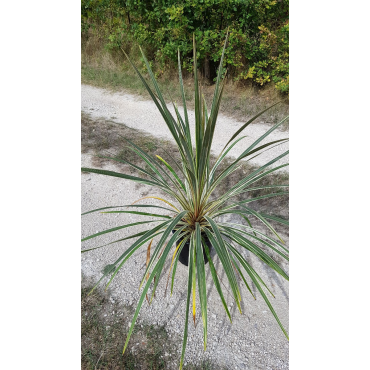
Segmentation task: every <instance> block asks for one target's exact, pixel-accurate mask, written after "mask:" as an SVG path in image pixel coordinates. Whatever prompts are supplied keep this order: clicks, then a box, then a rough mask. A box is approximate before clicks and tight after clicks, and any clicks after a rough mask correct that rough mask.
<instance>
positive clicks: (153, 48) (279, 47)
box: [82, 0, 289, 92]
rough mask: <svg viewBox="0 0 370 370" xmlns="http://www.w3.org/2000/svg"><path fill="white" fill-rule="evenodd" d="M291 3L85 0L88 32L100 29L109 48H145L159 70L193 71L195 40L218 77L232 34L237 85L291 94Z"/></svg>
mask: <svg viewBox="0 0 370 370" xmlns="http://www.w3.org/2000/svg"><path fill="white" fill-rule="evenodd" d="M288 11H289V3H288V0H255V1H241V0H203V1H199V0H184V1H181V2H180V1H177V0H164V1H160V2H159V1H158V2H154V1H146V0H82V32H83V33H84V34H87V32H88V30H89V29H94V30H95V32H98V33H99V35H100V36H101V37H102V38H103V39H104V40H105V42H106V45H107V48H109V49H119V48H120V47H121V46H122V44H125V45H126V46H127V43H128V44H130V43H132V42H136V43H139V44H140V45H142V46H143V47H144V50H145V52H146V54H147V56H148V58H149V60H155V62H156V66H157V69H158V71H160V72H161V73H164V71H165V70H166V68H168V65H171V66H174V63H177V50H180V55H181V57H182V60H183V65H182V67H183V68H186V69H187V70H188V71H193V57H192V47H193V46H192V35H193V34H194V35H195V40H196V42H197V45H198V54H197V59H198V61H199V62H200V63H199V65H198V67H200V68H201V70H202V72H203V74H204V76H205V77H206V78H208V79H209V80H213V79H215V78H216V71H217V69H216V66H217V64H218V62H219V61H220V58H221V51H220V50H221V48H222V44H223V40H225V37H226V33H227V30H228V29H229V35H230V37H229V44H228V46H227V48H226V50H225V59H224V61H225V64H226V65H227V66H228V69H229V72H230V75H231V76H232V77H233V78H234V79H235V80H237V81H242V80H245V79H250V80H251V81H253V82H254V83H255V84H257V85H260V86H264V85H265V84H266V83H270V82H273V83H274V84H275V86H276V88H277V89H278V90H279V91H281V92H287V91H288V75H289V62H288V57H289V55H288V52H289V43H288V41H289V23H288V22H289V20H288Z"/></svg>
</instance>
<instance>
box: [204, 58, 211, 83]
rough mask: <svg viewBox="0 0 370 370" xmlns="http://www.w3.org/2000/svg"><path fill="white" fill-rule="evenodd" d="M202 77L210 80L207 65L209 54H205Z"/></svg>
mask: <svg viewBox="0 0 370 370" xmlns="http://www.w3.org/2000/svg"><path fill="white" fill-rule="evenodd" d="M204 77H205V78H206V79H207V80H208V81H209V82H211V70H210V66H209V56H208V55H206V58H205V59H204Z"/></svg>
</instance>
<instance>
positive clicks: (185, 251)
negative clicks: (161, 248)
mask: <svg viewBox="0 0 370 370" xmlns="http://www.w3.org/2000/svg"><path fill="white" fill-rule="evenodd" d="M172 232H173V233H174V232H175V230H172ZM202 236H203V238H204V239H205V241H206V244H207V247H208V251H209V253H211V250H212V244H211V242H210V241H209V240H208V238H207V237H206V236H204V235H203V234H202ZM180 243H181V239H179V240H178V241H177V242H176V246H178V245H179V244H180ZM189 247H190V240H188V241H187V242H186V243H185V244H184V246H183V247H182V249H181V252H180V256H179V261H180V262H181V263H182V264H183V265H185V266H189ZM180 248H181V247H180ZM202 249H203V258H204V264H207V263H208V258H207V255H206V251H205V250H204V247H203V245H202Z"/></svg>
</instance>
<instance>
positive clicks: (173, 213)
mask: <svg viewBox="0 0 370 370" xmlns="http://www.w3.org/2000/svg"><path fill="white" fill-rule="evenodd" d="M193 45H194V46H193V47H194V65H196V63H197V57H196V55H197V53H196V48H195V36H194V39H193ZM226 46H227V38H226V41H225V45H224V48H223V51H222V55H221V60H220V66H219V71H218V76H217V81H216V85H215V92H214V97H213V102H212V106H211V109H210V110H208V108H207V105H206V102H205V100H204V98H203V96H202V94H201V89H200V85H199V83H198V76H197V69H196V68H195V69H194V79H195V142H194V144H195V150H193V141H192V137H191V134H190V122H189V119H188V112H187V108H186V99H185V96H184V87H183V82H182V73H181V63H180V53H178V69H179V79H180V88H181V91H182V97H183V101H182V103H183V106H184V115H183V116H181V114H180V112H179V111H178V109H177V106H176V105H174V109H175V112H176V119H175V118H174V117H173V116H172V114H171V113H170V111H169V110H168V108H167V105H166V103H165V100H164V98H163V95H162V93H161V91H160V89H159V87H158V84H157V81H156V79H155V77H154V74H153V71H152V69H151V68H150V64H149V62H148V60H147V58H146V57H145V55H144V54H143V55H142V57H143V60H144V62H145V64H146V67H147V71H148V73H149V76H150V79H151V82H152V84H153V86H154V90H155V92H154V91H153V90H152V89H151V88H150V87H149V85H148V84H147V82H146V81H145V79H144V78H143V76H142V75H141V73H140V72H139V70H138V69H137V67H135V65H134V64H132V66H133V68H134V69H135V71H136V72H137V74H138V76H139V77H140V79H141V81H142V82H143V84H144V85H145V87H146V89H147V90H148V92H149V94H150V95H151V97H152V99H153V101H154V102H155V104H156V106H157V108H158V110H159V111H160V113H161V115H162V117H163V119H164V121H165V122H166V124H167V127H168V129H169V130H170V132H171V134H172V136H173V139H174V140H175V142H176V144H177V147H178V151H179V154H180V157H181V162H180V163H178V162H177V161H176V160H175V159H174V158H173V157H172V155H171V154H169V153H168V154H167V157H168V158H166V159H164V158H162V157H160V156H158V155H157V156H156V157H157V158H154V157H153V156H151V155H149V154H148V153H146V152H145V151H144V150H142V149H141V148H139V147H138V146H137V145H135V144H134V143H132V142H131V149H132V151H133V152H134V153H136V154H137V155H138V156H139V157H140V158H141V159H142V160H144V161H145V163H146V164H147V167H146V168H141V167H139V166H137V165H134V164H132V163H130V162H128V161H126V160H124V159H119V158H117V157H116V158H110V157H103V158H108V159H112V160H115V161H118V162H122V163H126V164H128V165H130V166H132V167H133V168H135V169H136V170H138V171H140V172H141V173H142V174H143V176H142V177H136V176H131V175H126V174H123V173H119V172H113V171H106V170H101V169H92V168H82V171H84V172H91V173H97V174H101V175H106V176H113V177H118V178H123V179H127V180H131V181H135V182H138V183H142V184H146V185H149V186H152V187H154V188H157V189H158V190H161V191H163V192H164V193H166V194H167V195H168V196H169V198H168V199H163V198H160V197H159V196H157V195H156V196H146V197H144V198H141V199H138V200H137V201H136V202H134V203H133V204H131V205H123V206H119V207H118V206H114V207H104V208H99V209H96V210H92V211H88V212H85V213H84V214H87V213H91V212H97V211H103V212H102V213H129V214H130V213H131V214H137V215H142V216H150V217H154V218H156V219H157V220H156V221H153V220H151V219H149V220H146V221H142V222H135V223H131V224H127V225H122V226H118V227H114V228H112V229H108V230H105V231H102V232H99V233H96V234H93V235H90V236H88V237H86V238H84V239H82V241H84V240H88V239H91V238H95V237H98V236H100V235H103V234H106V233H109V232H114V231H116V230H120V229H123V228H127V227H132V226H135V225H138V224H148V226H149V228H148V229H147V230H146V231H144V232H141V233H133V234H132V235H130V236H129V237H126V238H124V239H119V240H117V241H116V242H120V241H123V240H129V239H132V238H138V239H137V240H136V241H135V242H134V243H133V244H132V245H131V246H130V247H129V248H128V249H127V250H126V251H125V252H124V253H123V254H122V255H121V256H120V257H119V258H118V259H117V260H116V261H115V262H114V263H113V264H112V265H111V266H112V268H111V269H108V271H105V273H104V274H103V276H102V278H101V279H100V280H99V282H100V281H101V280H102V279H103V278H105V277H106V276H109V275H110V274H111V277H110V280H109V283H108V285H109V284H110V282H111V281H112V279H113V278H114V277H115V275H116V274H117V272H118V271H119V270H120V269H121V268H122V266H123V265H124V264H125V262H126V261H127V260H128V259H129V258H130V257H131V256H132V255H133V254H134V253H135V252H136V251H137V250H138V249H139V248H140V247H141V246H143V245H144V244H146V243H149V245H148V247H147V267H146V270H145V272H144V274H143V278H142V281H141V284H140V288H142V287H143V290H142V293H141V296H140V298H139V301H138V304H137V308H136V311H135V314H134V317H133V319H132V324H131V327H130V331H129V333H128V336H127V340H126V343H125V346H124V351H125V350H126V348H127V345H128V341H129V339H130V336H131V334H132V331H133V328H134V325H135V322H136V319H137V317H138V315H139V312H140V309H141V306H142V304H143V302H144V299H145V297H146V296H147V293H148V292H149V289H150V288H151V295H150V299H149V298H148V302H151V301H152V299H153V297H154V294H155V291H156V288H157V286H158V283H159V281H160V279H161V278H162V275H163V274H162V272H163V268H164V265H165V262H166V259H167V258H170V259H171V267H170V273H171V271H172V283H171V293H172V289H173V284H174V279H175V274H176V268H177V263H178V261H179V259H181V258H182V257H181V256H182V254H181V253H182V251H183V250H188V253H187V255H185V259H186V260H187V261H188V265H189V268H188V285H187V300H186V314H185V330H184V337H183V347H182V354H181V361H180V369H181V368H182V366H183V359H184V354H185V348H186V343H187V334H188V322H189V311H190V301H191V300H192V313H193V320H194V323H195V315H196V288H197V286H198V294H199V300H200V311H201V316H202V323H203V328H204V349H205V348H206V344H207V292H206V265H205V261H206V260H208V262H209V263H208V267H209V269H210V273H211V275H212V279H213V281H214V284H215V287H216V290H217V292H218V294H219V296H220V299H221V301H222V304H223V306H224V308H225V311H226V313H227V315H228V317H229V319H230V321H231V315H230V312H229V309H228V307H227V304H226V301H225V298H224V295H223V292H222V288H221V285H220V281H219V278H218V276H219V274H218V273H217V271H216V268H215V265H214V264H213V261H212V258H211V254H210V252H211V248H210V246H212V247H213V248H214V249H215V252H216V254H217V257H218V259H219V260H220V262H221V266H222V269H223V270H224V272H225V275H226V277H227V281H228V283H229V285H230V288H231V292H232V296H233V298H234V300H235V302H236V305H237V307H238V308H239V311H240V312H241V305H240V302H241V295H240V290H239V287H238V283H237V276H240V277H241V278H242V280H243V282H244V283H245V285H246V287H247V288H248V290H249V292H250V293H251V294H252V296H253V297H254V295H253V293H252V290H251V289H250V286H249V284H248V282H247V281H246V279H245V277H244V274H243V271H242V270H244V273H246V274H247V275H248V276H249V278H250V279H251V281H252V282H253V284H254V285H255V286H256V288H257V289H258V291H259V292H260V294H261V296H262V298H263V299H264V300H265V302H266V304H267V305H268V307H269V309H270V311H271V312H272V314H273V315H274V317H275V319H276V320H277V322H278V324H279V325H280V327H281V329H282V331H283V332H284V334H285V335H286V336H287V333H286V331H285V329H284V328H283V326H282V324H281V322H280V320H279V318H278V317H277V315H276V313H275V311H274V309H273V307H272V305H271V303H270V301H269V300H268V298H267V296H266V294H265V291H264V289H263V287H264V288H266V289H267V290H268V291H269V293H271V291H270V290H269V289H268V287H267V286H266V284H265V283H264V281H263V280H262V279H261V277H260V276H259V275H258V273H257V272H256V271H255V270H254V269H253V267H252V266H251V264H250V263H249V262H248V261H247V260H246V259H245V258H244V257H243V255H242V253H240V251H239V250H238V248H237V247H236V246H239V248H242V249H244V250H247V251H249V252H250V253H252V254H254V255H255V256H256V257H258V258H259V259H261V260H262V261H263V262H264V263H265V264H266V265H267V266H269V267H270V268H271V269H273V270H274V271H276V272H277V273H278V274H280V275H281V276H283V277H284V278H285V279H287V280H288V275H287V274H286V272H285V271H284V270H283V269H282V268H281V267H280V266H279V264H278V263H277V262H276V261H275V260H274V259H273V258H272V257H271V256H270V254H269V253H266V252H265V251H264V249H265V248H267V249H268V250H269V252H271V253H273V254H275V255H276V256H280V257H282V258H284V259H285V260H288V253H289V252H288V250H287V248H285V247H284V245H283V241H282V239H281V238H280V236H279V235H278V233H277V232H276V231H275V229H274V228H273V226H272V225H271V224H270V222H269V221H268V220H273V221H275V222H278V223H281V224H283V225H287V224H288V222H287V221H286V220H283V219H280V218H279V217H276V216H271V215H269V214H262V213H260V212H256V211H255V210H253V209H252V208H250V207H248V203H251V202H253V201H256V200H260V199H268V198H273V197H279V196H283V195H286V194H287V192H286V191H285V190H284V189H285V188H287V185H282V184H277V185H268V186H264V185H262V184H261V180H262V181H263V180H264V179H266V176H269V175H270V174H272V173H274V172H275V171H277V170H278V169H280V168H283V167H285V166H287V164H283V165H280V166H277V167H272V165H273V164H274V163H276V162H277V161H278V160H279V159H281V158H283V157H284V156H286V155H287V154H288V151H286V152H284V153H282V154H281V155H279V156H278V157H276V158H274V159H273V160H271V161H269V162H268V163H266V164H265V165H263V166H262V167H260V168H258V169H256V170H253V171H250V173H248V174H247V175H246V176H245V177H244V178H242V179H241V180H240V181H238V182H236V183H234V184H232V183H231V184H230V186H228V187H227V188H226V189H225V191H224V192H223V193H222V194H221V195H219V196H218V197H217V198H215V197H214V198H212V194H213V193H214V191H215V189H216V188H218V187H220V185H221V184H222V182H223V181H225V180H230V177H231V174H232V173H233V172H235V170H236V169H237V168H238V167H239V166H240V165H241V160H243V159H246V158H248V159H250V158H252V157H254V156H256V155H259V154H260V153H261V152H262V151H263V150H266V149H267V148H271V147H272V146H275V145H280V144H281V143H284V142H286V141H287V139H280V140H276V141H273V142H269V143H266V144H262V145H259V144H260V143H261V142H262V141H263V140H264V139H265V138H266V137H267V136H268V135H269V134H270V133H272V132H273V131H274V130H276V129H277V128H278V127H279V126H280V125H281V124H282V123H283V122H284V121H285V120H286V119H287V118H285V119H284V120H282V121H281V122H279V123H277V124H276V125H274V126H273V127H271V128H270V129H269V130H268V131H267V132H266V133H265V134H263V135H262V136H261V137H260V138H258V139H257V140H256V141H255V142H254V143H253V144H252V145H250V146H248V147H247V148H246V149H245V150H244V152H243V153H242V154H241V155H240V156H239V157H238V158H237V159H236V160H232V161H231V163H230V164H229V165H227V166H226V167H224V168H222V169H220V168H221V167H220V165H221V164H222V163H223V161H226V156H227V154H228V153H229V151H230V150H231V149H232V148H233V147H234V145H235V144H236V143H238V142H239V141H241V140H242V139H243V138H245V136H242V137H239V135H240V134H241V132H242V131H243V130H244V129H246V128H247V127H248V126H249V125H250V124H251V123H252V122H253V121H254V120H255V119H256V118H257V117H258V116H260V115H261V114H262V113H263V112H264V111H262V112H260V113H258V114H257V115H256V116H255V117H253V118H252V119H250V120H249V121H248V122H247V123H245V124H244V125H243V126H242V127H241V128H239V129H238V130H237V131H236V132H235V134H234V135H232V137H231V138H230V140H228V142H227V143H226V145H225V147H224V149H223V150H222V152H221V153H220V155H219V157H218V158H217V160H216V162H215V163H214V164H213V165H211V163H210V158H211V145H212V140H213V135H214V131H215V127H216V123H217V116H218V111H219V107H220V102H221V98H222V92H223V87H224V82H225V80H224V79H223V78H222V75H223V67H222V66H223V59H224V56H225V51H226ZM128 59H129V58H128ZM129 61H130V63H132V62H131V60H130V59H129ZM267 109H269V108H267ZM267 109H266V110H267ZM266 110H265V111H266ZM170 163H173V165H172V166H171V165H170ZM230 182H231V181H230ZM256 190H264V191H266V193H265V194H264V195H261V196H257V197H253V196H252V197H251V196H250V194H253V192H254V191H256ZM242 194H244V195H246V198H245V199H243V200H241V201H235V197H236V196H238V195H242ZM248 195H249V197H248ZM148 198H154V199H157V200H160V201H162V202H163V203H164V205H163V206H155V205H145V204H137V203H138V202H139V201H142V200H144V199H148ZM233 198H234V200H233ZM135 207H137V208H139V211H130V210H127V208H135ZM117 208H126V210H123V211H122V210H110V209H117ZM140 208H141V210H140ZM145 208H157V209H158V210H159V211H161V212H162V213H148V212H145ZM142 210H144V211H142ZM163 210H165V211H166V214H163ZM223 215H237V216H239V217H240V221H239V223H237V222H235V223H231V222H228V221H222V220H221V219H220V216H223ZM252 217H253V218H255V219H257V220H259V221H260V222H261V223H262V224H263V225H265V226H266V228H267V229H268V230H269V231H271V232H272V233H273V234H274V235H275V237H274V238H272V237H269V236H268V235H266V234H265V233H262V232H261V231H260V228H258V227H257V228H256V227H254V226H252V223H251V221H250V218H252ZM244 222H245V223H244ZM151 225H155V226H151ZM155 237H158V238H159V241H158V242H157V243H156V245H155V246H154V245H152V244H153V240H154V238H155ZM168 239H169V240H168ZM113 243H114V242H113ZM113 243H109V244H113ZM233 243H235V244H233ZM104 246H105V245H103V246H102V247H104ZM261 246H263V247H261ZM97 248H100V247H96V248H93V249H97ZM90 250H91V249H90ZM87 251H88V250H85V251H83V252H87ZM151 252H152V255H151V256H150V254H151ZM171 254H172V257H171ZM180 261H181V260H180ZM169 276H170V275H169ZM99 282H98V283H97V285H98V284H99ZM152 283H153V284H152ZM271 294H272V293H271ZM287 337H288V336H287Z"/></svg>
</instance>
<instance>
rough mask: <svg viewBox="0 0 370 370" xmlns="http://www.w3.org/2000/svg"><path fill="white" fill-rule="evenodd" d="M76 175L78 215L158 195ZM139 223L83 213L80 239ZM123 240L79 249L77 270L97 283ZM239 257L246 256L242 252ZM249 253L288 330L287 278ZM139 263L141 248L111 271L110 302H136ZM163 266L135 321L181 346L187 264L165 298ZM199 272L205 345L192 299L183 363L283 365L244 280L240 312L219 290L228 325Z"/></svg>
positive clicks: (282, 349) (266, 368)
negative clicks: (204, 305) (204, 308)
mask: <svg viewBox="0 0 370 370" xmlns="http://www.w3.org/2000/svg"><path fill="white" fill-rule="evenodd" d="M90 160H91V157H90V156H89V155H85V154H83V155H82V165H83V166H87V167H91V166H92V165H91V163H90ZM103 167H104V168H105V169H111V170H115V171H118V170H119V169H118V168H116V167H115V166H114V165H112V164H109V165H104V166H103ZM81 178H82V184H81V186H82V199H81V200H82V211H83V212H84V211H88V210H92V209H96V208H99V207H104V206H110V205H123V204H131V203H132V202H134V201H135V200H137V199H139V198H140V197H143V196H146V195H148V194H150V195H158V194H157V193H156V192H155V191H154V192H153V189H152V188H150V187H148V186H145V185H139V184H135V183H132V182H130V181H127V180H124V179H118V178H109V177H106V176H101V175H97V174H82V176H81ZM149 192H150V193H149ZM149 202H152V203H153V204H158V205H159V203H156V200H148V203H149ZM153 219H154V218H153ZM140 220H142V218H141V216H137V215H127V214H118V215H115V214H101V213H92V214H88V215H85V216H83V217H82V237H85V236H87V235H91V234H93V233H95V232H99V231H102V230H105V229H108V228H111V227H114V226H119V225H123V224H126V223H129V222H135V221H140ZM146 229H147V227H146V226H142V225H138V226H137V227H136V229H135V233H137V232H140V231H143V230H146ZM132 232H133V231H131V230H129V231H127V229H123V230H119V231H117V232H115V233H110V234H107V235H103V236H101V237H98V238H94V239H91V240H88V241H86V242H84V243H83V249H88V248H93V247H96V246H100V245H103V244H106V243H108V242H111V241H114V240H117V239H120V238H123V237H125V236H128V235H129V234H131V233H132ZM283 235H284V234H283ZM284 239H285V240H286V241H287V240H288V237H287V236H285V238H284ZM130 245H131V244H130V241H124V242H121V243H117V244H112V245H110V246H107V247H104V248H101V249H98V250H94V251H91V252H88V253H84V254H82V255H81V268H82V272H83V273H84V274H85V276H87V277H90V278H92V279H93V280H94V281H97V280H98V279H99V278H100V277H101V271H102V270H103V269H104V267H105V266H106V265H108V264H111V263H113V262H114V261H115V260H116V259H117V258H118V257H119V256H120V255H121V254H122V253H123V252H124V251H125V250H126V249H127V248H128V247H129V246H130ZM243 254H244V255H245V256H248V255H247V254H246V253H245V252H243ZM248 257H249V258H250V261H251V262H252V265H253V266H254V268H255V269H256V270H257V271H258V273H259V274H260V275H261V277H262V278H263V279H264V280H265V281H266V283H267V284H268V285H269V287H270V289H271V290H272V292H273V293H274V295H275V296H276V298H275V299H273V298H271V302H272V304H273V306H274V308H275V310H276V312H277V314H278V316H279V317H280V320H281V321H282V323H283V325H284V327H285V328H286V329H287V330H288V332H289V326H288V305H289V297H288V283H287V282H286V281H285V280H284V279H283V278H281V277H280V276H279V275H278V274H276V273H275V272H274V271H271V270H270V269H269V268H267V267H265V266H264V265H263V264H262V263H261V262H260V261H259V260H257V259H256V258H254V257H253V256H250V255H249V256H248ZM145 260H146V246H145V247H142V248H141V249H140V250H139V251H138V252H137V253H136V254H134V255H133V256H132V258H131V259H130V260H129V261H128V262H127V263H126V265H125V267H124V268H123V269H121V270H120V272H119V273H118V274H117V275H116V277H115V279H114V280H113V283H112V284H111V285H110V288H109V289H110V291H111V294H112V296H113V297H114V299H116V300H117V301H118V302H121V303H123V304H125V305H133V307H136V303H137V301H138V299H139V291H138V286H139V282H140V280H141V278H142V274H143V273H144V268H143V267H144V264H145ZM213 260H214V263H215V265H216V266H218V264H219V263H218V259H217V258H216V257H214V258H213ZM282 267H283V268H284V269H285V270H286V271H287V270H288V266H287V265H285V264H282ZM168 269H169V263H167V265H166V268H165V271H166V272H165V275H163V278H162V279H161V281H160V283H159V286H158V289H157V294H156V298H155V299H154V300H153V304H152V305H151V306H150V307H148V304H147V303H146V302H145V301H144V304H143V307H142V310H141V313H140V316H139V321H138V322H137V324H139V323H140V322H144V321H145V322H146V323H149V324H158V325H166V330H167V332H168V333H169V336H170V338H171V340H174V341H175V342H176V343H177V344H178V345H179V348H181V338H182V333H183V328H184V313H185V302H186V290H185V289H184V287H186V286H187V268H186V267H185V266H183V265H181V264H180V263H179V265H178V268H177V273H176V281H175V287H174V293H173V295H172V296H171V297H170V296H169V294H168V293H167V296H166V297H164V290H165V284H166V280H167V274H168ZM206 275H207V295H208V318H209V322H208V327H209V329H208V345H207V350H206V351H205V352H204V351H203V330H202V324H201V317H200V314H199V304H198V305H197V307H198V309H197V319H196V321H197V327H196V328H194V325H193V324H192V320H191V322H190V325H189V340H188V345H187V351H186V357H185V361H186V362H187V363H198V364H199V363H201V362H202V361H203V360H207V359H210V360H212V362H213V363H216V364H219V366H220V368H221V367H222V366H225V367H226V368H228V369H250V370H257V369H263V370H272V369H273V370H277V369H288V368H289V365H288V356H289V352H288V341H287V339H286V338H285V336H284V334H283V333H282V331H281V329H280V328H279V326H278V324H277V323H276V321H275V319H274V318H273V316H272V314H271V313H270V311H269V309H268V307H267V306H266V304H265V303H264V301H263V299H262V297H261V296H260V295H259V294H258V293H257V294H256V291H254V293H255V295H256V298H257V300H256V301H254V299H253V297H252V296H251V295H250V293H249V292H248V291H247V289H246V288H245V286H244V284H241V294H242V298H243V304H242V309H243V315H240V313H239V311H238V310H237V308H236V305H235V304H234V305H233V300H232V297H231V295H230V294H229V293H228V292H227V290H226V289H225V288H223V290H224V294H225V299H226V301H227V304H228V306H229V308H230V309H231V311H230V312H231V314H232V319H233V323H232V324H230V322H229V320H228V318H227V316H226V313H225V311H224V309H223V306H222V304H221V301H220V299H219V296H218V294H217V291H216V290H215V288H214V284H213V281H212V276H211V275H210V272H209V270H208V268H206ZM220 278H221V280H222V281H223V282H224V283H225V284H227V283H226V278H225V276H224V275H223V274H221V275H220ZM254 290H255V289H254ZM179 359H180V353H178V354H177V356H176V358H174V359H173V360H174V362H173V366H174V367H173V368H174V369H177V367H176V366H178V363H179Z"/></svg>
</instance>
